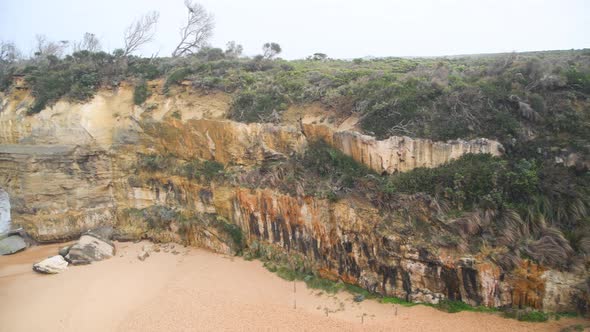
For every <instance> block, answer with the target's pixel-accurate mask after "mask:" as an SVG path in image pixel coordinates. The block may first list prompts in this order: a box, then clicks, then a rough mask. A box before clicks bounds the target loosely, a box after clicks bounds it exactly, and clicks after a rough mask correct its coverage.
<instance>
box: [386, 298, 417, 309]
mask: <svg viewBox="0 0 590 332" xmlns="http://www.w3.org/2000/svg"><path fill="white" fill-rule="evenodd" d="M381 303H391V304H399V305H402V306H404V307H413V306H415V305H418V303H414V302H408V301H406V300H403V299H400V298H397V297H383V298H382V299H381Z"/></svg>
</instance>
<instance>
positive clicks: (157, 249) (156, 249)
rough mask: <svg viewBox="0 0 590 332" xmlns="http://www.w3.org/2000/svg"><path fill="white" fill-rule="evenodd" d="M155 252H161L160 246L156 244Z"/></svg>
mask: <svg viewBox="0 0 590 332" xmlns="http://www.w3.org/2000/svg"><path fill="white" fill-rule="evenodd" d="M154 251H155V252H160V246H159V245H157V244H156V245H155V246H154Z"/></svg>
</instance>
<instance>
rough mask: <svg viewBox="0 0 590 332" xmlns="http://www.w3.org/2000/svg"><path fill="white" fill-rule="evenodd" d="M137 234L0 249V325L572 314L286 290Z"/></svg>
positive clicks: (363, 327) (272, 323) (430, 324)
mask: <svg viewBox="0 0 590 332" xmlns="http://www.w3.org/2000/svg"><path fill="white" fill-rule="evenodd" d="M144 244H145V243H135V244H134V243H116V246H117V255H116V256H115V257H114V258H111V259H109V260H105V261H101V262H96V263H93V264H91V265H86V266H71V267H70V268H69V269H68V270H67V271H66V272H64V273H61V274H57V275H41V274H38V273H35V272H33V271H32V270H31V265H32V264H33V263H35V262H37V261H39V260H41V259H42V258H44V257H48V256H52V255H55V254H56V253H57V250H58V248H59V247H60V246H63V244H60V245H46V246H40V247H33V248H30V249H28V250H26V251H24V252H21V253H18V254H16V255H12V256H3V257H0V322H2V323H1V324H0V331H6V332H17V331H213V330H215V331H220V330H235V331H246V330H250V331H252V330H257V331H258V330H262V331H276V330H282V331H559V330H560V329H561V328H563V327H565V326H568V325H571V324H574V323H576V322H579V321H580V320H579V319H578V320H573V319H561V320H559V321H550V322H548V323H525V322H519V321H516V320H512V319H505V318H502V317H499V316H497V315H494V314H485V313H473V312H461V313H455V314H449V313H445V312H442V311H439V310H436V309H433V308H430V307H426V306H414V307H409V308H408V307H403V306H399V305H397V306H394V305H392V304H381V303H378V302H377V301H374V300H366V301H363V302H361V303H356V302H354V301H353V300H352V295H350V294H348V293H344V292H341V293H339V294H337V295H328V294H321V291H318V290H312V289H308V288H306V286H305V284H304V283H303V282H297V283H296V284H295V288H296V293H294V283H293V282H288V281H285V280H283V279H281V278H279V277H278V276H276V275H274V274H273V273H270V272H268V271H267V270H266V269H265V268H264V267H263V266H262V263H261V262H259V261H245V260H243V259H241V258H239V257H227V256H222V255H218V254H214V253H211V252H208V251H205V250H200V249H194V248H184V247H182V246H178V245H177V248H178V249H177V250H178V251H179V252H180V253H179V254H177V255H174V254H172V253H165V252H153V253H152V254H151V256H150V257H148V258H147V259H146V260H145V261H140V260H138V259H137V253H138V252H139V251H140V250H141V248H142V246H143V245H144ZM295 305H296V308H294V306H295ZM326 312H327V313H326ZM396 312H397V314H396Z"/></svg>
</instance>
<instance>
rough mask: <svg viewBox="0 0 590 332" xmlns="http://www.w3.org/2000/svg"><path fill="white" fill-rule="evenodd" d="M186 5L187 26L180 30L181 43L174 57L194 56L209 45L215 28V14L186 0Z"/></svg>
mask: <svg viewBox="0 0 590 332" xmlns="http://www.w3.org/2000/svg"><path fill="white" fill-rule="evenodd" d="M184 5H185V6H186V9H187V11H188V17H187V21H186V24H185V25H184V26H183V27H182V28H181V29H180V43H178V46H176V48H175V49H174V52H172V56H173V57H179V56H183V55H189V54H193V53H195V52H197V51H198V50H199V49H200V48H202V47H203V46H205V45H207V41H208V40H209V38H211V36H212V35H213V28H214V27H215V23H214V21H213V14H211V13H209V12H207V10H206V9H205V7H203V6H202V5H201V4H199V3H196V2H192V1H191V0H184Z"/></svg>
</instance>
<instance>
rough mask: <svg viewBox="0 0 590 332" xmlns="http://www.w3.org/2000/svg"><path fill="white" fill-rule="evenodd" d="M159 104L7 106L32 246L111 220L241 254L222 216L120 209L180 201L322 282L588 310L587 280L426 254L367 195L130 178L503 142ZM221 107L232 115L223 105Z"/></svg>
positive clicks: (9, 176)
mask: <svg viewBox="0 0 590 332" xmlns="http://www.w3.org/2000/svg"><path fill="white" fill-rule="evenodd" d="M151 98H152V99H154V100H150V102H152V103H154V105H155V104H156V103H157V105H156V108H155V109H154V110H151V111H146V110H143V109H141V108H139V107H135V106H133V103H132V93H131V90H129V89H127V90H126V89H121V91H119V92H113V93H106V92H100V93H99V94H98V95H97V97H95V98H94V99H93V100H92V101H91V102H89V103H87V104H69V103H67V102H65V101H61V102H59V103H58V104H57V105H56V106H54V107H53V108H51V109H48V110H44V111H43V112H41V113H40V114H38V115H36V116H33V117H26V116H24V112H25V110H26V105H27V102H30V101H31V100H32V99H30V97H27V96H20V97H19V96H16V97H14V98H12V99H9V100H7V99H4V101H3V102H2V103H3V104H2V108H3V111H2V112H0V186H1V187H2V188H4V189H5V190H6V191H7V193H8V194H9V195H10V199H11V208H12V219H13V221H14V224H15V225H17V226H23V227H24V228H25V229H26V230H27V232H28V233H29V234H31V235H32V236H33V237H34V238H35V239H36V240H38V241H61V240H66V239H73V238H77V237H78V236H80V234H83V233H84V232H85V231H87V230H88V229H92V228H95V227H97V226H108V225H112V226H115V228H116V229H115V231H114V233H115V236H116V238H117V239H120V240H138V239H142V238H150V239H154V240H158V241H163V242H167V241H177V242H179V241H183V242H185V243H187V244H190V245H194V246H203V247H207V248H210V249H212V250H214V251H217V252H221V253H226V254H229V253H232V252H235V251H234V248H232V245H233V244H232V243H231V241H232V239H231V237H228V236H227V234H225V233H224V232H223V231H222V230H220V228H219V227H215V222H211V221H202V222H199V223H193V224H191V225H189V226H187V225H182V224H180V223H179V222H172V223H171V224H170V225H166V229H165V230H164V231H161V230H159V231H154V229H153V228H151V227H152V226H150V225H149V224H148V222H147V221H146V220H145V218H144V217H143V216H142V215H141V214H135V215H133V214H132V213H126V211H128V210H129V209H144V208H149V207H152V206H166V207H174V208H176V209H179V210H183V211H188V212H191V213H197V212H198V213H200V214H202V215H213V216H222V217H223V218H224V219H225V220H227V221H228V222H229V223H231V225H237V226H238V227H239V230H241V232H242V233H243V235H244V238H245V239H244V240H245V242H246V244H250V245H252V244H254V243H263V244H265V245H268V246H272V247H273V248H276V249H277V250H281V251H282V252H285V253H289V254H291V253H301V254H303V255H304V257H305V258H306V260H307V261H308V263H309V264H310V265H311V266H313V268H314V270H315V271H317V272H318V273H319V274H320V275H321V276H322V277H325V278H329V279H332V280H342V281H344V282H347V283H351V284H356V285H359V286H361V287H364V288H366V289H368V290H370V291H373V292H377V293H381V294H384V295H389V296H397V297H400V298H404V299H407V300H412V301H421V302H429V303H436V302H438V301H440V300H442V299H452V300H462V301H465V302H467V303H469V304H472V305H486V306H493V307H501V306H512V305H514V306H530V307H535V308H547V309H548V310H575V309H576V308H578V307H580V303H581V304H584V303H588V299H587V291H586V290H585V289H584V287H582V286H580V284H581V283H582V282H583V280H584V277H583V276H579V275H574V274H567V273H564V274H562V272H556V271H549V270H546V269H544V268H543V267H539V266H537V265H535V264H531V263H528V262H525V263H523V266H520V267H518V269H517V271H515V272H514V273H512V274H510V275H508V274H506V273H504V272H502V270H501V269H500V268H499V267H498V266H496V265H495V264H493V263H492V262H490V261H487V260H485V259H482V258H480V257H478V256H473V257H472V256H461V255H457V254H456V253H448V252H444V251H443V250H442V249H440V250H426V249H425V248H424V247H423V246H421V245H420V244H419V241H418V240H419V239H417V238H413V237H412V236H408V235H407V234H401V231H400V227H399V226H400V224H399V223H395V220H391V219H388V217H387V216H385V214H384V213H382V211H379V210H377V209H376V208H375V207H374V206H373V205H371V204H369V203H368V202H366V201H363V200H362V199H352V198H349V199H345V200H341V201H339V202H330V201H328V200H323V199H317V198H313V197H295V196H290V195H287V194H284V193H280V192H278V191H274V190H271V189H264V190H263V189H257V190H250V189H245V188H240V187H237V186H232V185H230V184H224V185H218V184H215V183H212V184H208V185H205V184H199V183H197V182H195V181H190V180H188V179H186V178H179V177H178V176H173V175H171V174H167V173H166V172H163V174H159V175H158V176H154V177H153V178H152V179H150V181H149V183H146V184H135V185H131V184H130V183H129V181H128V179H129V177H130V176H131V175H134V174H136V169H135V165H136V161H137V160H136V158H137V153H138V152H141V153H156V154H160V155H166V154H169V153H170V154H174V155H175V156H178V157H179V158H184V159H187V160H191V159H193V158H200V159H206V160H215V161H218V162H221V163H224V164H226V165H239V166H245V167H250V166H254V165H257V164H260V162H262V161H268V160H277V159H283V158H288V157H290V156H293V155H297V154H302V153H304V151H305V149H306V147H307V145H308V144H309V142H310V141H312V140H317V139H323V140H325V141H326V142H327V143H328V144H331V145H332V146H334V147H335V148H337V149H340V150H341V151H343V152H344V153H346V154H348V155H349V156H351V157H352V158H354V159H355V160H357V161H358V162H361V163H363V164H365V165H367V166H368V167H370V168H372V169H373V170H375V171H377V172H379V173H394V172H398V171H400V172H403V171H408V170H411V169H413V168H415V167H435V166H438V165H441V164H443V163H445V162H448V161H450V160H453V159H455V158H458V157H460V156H461V155H463V154H465V153H490V154H492V155H500V154H501V153H502V147H501V145H499V144H498V143H497V142H494V141H490V140H485V139H480V140H474V141H451V142H432V141H430V140H423V139H412V138H408V137H391V138H389V139H387V140H376V139H375V138H373V137H370V136H366V135H362V134H360V133H358V132H355V131H352V130H348V129H350V128H353V126H346V128H347V130H344V129H342V130H334V129H332V127H330V126H328V125H324V124H319V125H318V124H311V123H306V124H303V123H300V124H295V123H291V124H290V125H273V124H243V123H236V122H232V121H228V120H224V119H223V116H224V114H225V113H224V112H225V111H226V110H225V109H212V104H211V105H209V104H208V105H202V104H199V102H200V101H203V100H205V99H203V98H201V97H198V98H197V97H195V96H187V97H186V98H189V99H190V98H197V99H196V100H197V101H198V102H197V106H196V107H195V109H190V107H191V106H190V103H188V102H185V101H183V100H182V98H180V99H179V98H177V97H174V98H173V99H171V100H159V99H158V100H156V98H160V99H161V98H163V97H151ZM183 98H185V97H183ZM207 98H209V97H207ZM0 99H1V98H0ZM220 105H221V106H220V107H221V108H224V107H227V105H228V100H224V101H223V103H221V104H220ZM213 108H214V107H213ZM170 112H181V113H182V116H181V117H182V119H181V120H178V119H175V118H174V117H171V116H170V114H169V113H170ZM430 217H431V216H430ZM424 218H425V219H428V218H429V216H425V217H424ZM213 219H214V218H213ZM101 237H102V236H101V235H99V234H94V236H92V235H87V234H86V235H83V236H82V237H81V238H80V241H79V242H78V243H77V244H76V245H74V246H72V247H71V248H70V250H69V251H68V252H67V253H65V252H64V253H65V254H66V257H68V259H69V260H71V261H72V262H74V263H88V262H91V261H93V260H99V259H104V258H108V257H111V256H113V255H114V247H113V246H112V244H110V243H109V241H108V240H109V239H108V238H109V237H110V235H107V238H101ZM584 301H585V302H584Z"/></svg>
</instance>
